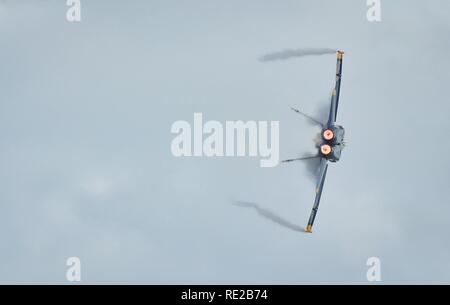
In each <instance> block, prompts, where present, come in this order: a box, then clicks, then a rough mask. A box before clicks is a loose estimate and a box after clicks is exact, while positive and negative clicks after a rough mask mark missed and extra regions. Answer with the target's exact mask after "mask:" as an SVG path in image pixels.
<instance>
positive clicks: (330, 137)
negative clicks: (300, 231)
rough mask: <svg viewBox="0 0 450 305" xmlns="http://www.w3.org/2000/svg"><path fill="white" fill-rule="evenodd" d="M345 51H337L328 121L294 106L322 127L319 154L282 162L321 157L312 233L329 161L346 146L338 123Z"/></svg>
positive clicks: (310, 223) (333, 159)
mask: <svg viewBox="0 0 450 305" xmlns="http://www.w3.org/2000/svg"><path fill="white" fill-rule="evenodd" d="M343 57H344V52H342V51H337V65H336V85H335V87H334V89H333V93H332V96H331V103H330V111H329V115H328V121H327V122H326V123H322V122H319V121H318V120H316V119H314V118H312V117H310V116H308V115H306V114H305V113H303V112H301V111H300V110H298V109H295V108H292V110H294V111H295V112H297V113H299V114H301V115H303V116H305V117H306V118H308V119H310V120H312V121H313V122H315V123H316V124H318V125H319V126H320V127H321V128H322V132H321V136H320V141H319V143H318V145H317V148H318V153H317V155H314V156H310V157H303V158H295V159H289V160H284V161H282V162H284V163H289V162H294V161H300V160H307V159H315V158H319V159H320V165H319V169H318V176H317V184H316V199H315V201H314V205H313V208H312V211H311V216H310V217H309V221H308V225H307V226H306V229H305V231H306V232H307V233H312V227H313V225H314V220H315V218H316V214H317V210H318V209H319V203H320V197H321V196H322V190H323V186H324V183H325V176H326V174H327V170H328V162H337V161H339V159H340V157H341V152H342V150H343V149H344V147H345V142H344V135H345V129H344V128H343V127H342V126H340V125H337V124H336V118H337V111H338V105H339V93H340V90H341V78H342V60H343Z"/></svg>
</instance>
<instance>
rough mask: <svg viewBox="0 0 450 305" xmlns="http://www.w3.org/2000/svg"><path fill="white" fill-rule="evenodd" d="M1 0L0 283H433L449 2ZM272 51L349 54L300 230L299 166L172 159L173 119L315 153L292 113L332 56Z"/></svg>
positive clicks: (449, 274) (303, 183) (444, 229)
mask: <svg viewBox="0 0 450 305" xmlns="http://www.w3.org/2000/svg"><path fill="white" fill-rule="evenodd" d="M365 2H366V1H356V0H353V1H352V0H347V1H339V2H338V1H331V0H317V1H300V0H297V1H287V0H283V1H256V0H249V1H234V0H232V1H216V0H214V1H206V0H192V1H139V0H133V1H118V0H114V1H106V0H84V1H82V22H81V23H69V22H67V21H66V19H65V14H66V10H67V8H68V7H67V6H66V5H65V1H57V0H53V1H52V0H40V1H31V0H14V1H13V0H3V1H0V58H1V69H0V83H1V87H0V88H1V90H0V92H1V93H0V97H1V98H0V139H1V142H0V168H1V170H0V183H1V185H2V187H1V188H0V240H1V243H0V282H1V283H66V277H65V274H66V268H67V267H66V265H65V262H66V259H67V258H68V257H71V256H77V257H79V258H80V259H81V264H82V281H83V283H149V284H156V283H164V284H206V283H210V284H248V283H254V284H302V283H322V284H324V283H350V284H354V283H358V284H364V283H367V280H366V270H367V267H366V260H367V259H368V258H369V257H372V256H376V257H379V258H380V259H381V263H382V267H381V268H382V280H383V281H382V283H389V284H392V283H449V282H450V246H449V243H448V233H449V229H448V225H449V215H450V205H449V204H450V202H449V199H448V198H450V190H449V188H448V185H447V183H448V181H449V180H450V161H449V160H448V158H447V157H446V152H447V150H448V149H449V148H450V146H449V145H448V144H447V142H446V139H445V135H446V133H447V130H449V129H450V121H449V119H448V114H449V113H450V105H449V103H448V101H447V100H448V97H447V96H448V75H449V71H450V61H449V57H448V56H449V53H450V20H449V18H448V15H449V13H450V3H449V2H448V1H446V0H432V1H426V2H424V1H422V2H419V1H414V2H411V1H406V0H398V1H382V18H383V19H382V22H380V23H369V22H368V21H367V19H366V11H367V7H366V3H365ZM288 48H336V49H337V48H339V49H342V50H344V51H346V55H345V58H344V71H343V73H344V74H343V82H342V91H341V100H340V101H341V102H340V109H339V111H340V112H339V116H338V121H339V123H340V124H342V125H344V126H345V128H346V131H347V141H348V142H349V146H348V147H347V148H346V149H345V150H344V152H343V155H342V158H341V161H340V163H338V164H333V165H332V166H330V168H329V171H328V176H327V181H326V185H325V189H324V193H323V196H322V203H321V207H320V210H319V214H318V217H317V221H316V225H315V232H314V234H312V235H307V234H303V233H299V232H298V231H295V230H292V227H291V228H288V227H286V226H282V225H280V224H278V223H275V222H273V221H270V220H268V219H267V218H265V217H261V215H260V214H258V213H257V211H256V210H255V209H253V208H251V207H242V206H236V205H234V204H233V200H242V201H249V202H253V203H256V204H257V205H258V206H259V207H261V208H263V209H265V210H268V211H270V212H271V213H273V214H276V215H277V216H278V217H280V218H281V219H283V220H284V221H285V222H287V223H291V224H294V225H299V226H304V225H305V224H306V221H307V219H308V217H309V213H310V209H311V207H312V203H313V197H314V182H313V180H312V179H311V178H310V177H309V174H308V169H307V166H305V165H304V164H301V163H298V164H291V165H289V166H279V167H276V168H261V167H259V160H258V159H256V158H175V157H173V156H172V154H171V151H170V143H171V141H172V139H173V137H174V135H172V134H171V133H170V127H171V125H172V123H173V122H174V121H176V120H187V121H192V120H193V114H194V112H202V113H203V116H204V118H205V120H219V121H225V120H255V121H260V120H265V121H272V120H276V121H280V155H281V157H282V158H289V157H295V156H298V155H300V154H302V153H306V152H311V151H313V150H312V149H313V143H312V138H313V137H314V135H315V133H316V132H317V129H316V128H315V127H313V126H311V125H310V124H308V123H307V122H305V120H303V119H302V118H301V117H299V116H298V115H297V114H295V113H293V112H292V111H290V109H289V107H290V106H294V107H302V108H303V109H304V110H305V111H306V112H309V113H313V114H314V113H315V112H316V111H317V109H320V108H321V107H324V105H326V104H327V102H328V100H329V94H330V90H331V88H332V86H333V82H334V72H335V71H334V69H335V57H334V56H332V55H331V56H329V55H325V56H320V57H308V58H299V59H291V60H286V61H278V62H266V63H261V62H260V61H258V58H259V57H260V56H262V55H264V54H267V53H270V52H273V51H279V50H283V49H288Z"/></svg>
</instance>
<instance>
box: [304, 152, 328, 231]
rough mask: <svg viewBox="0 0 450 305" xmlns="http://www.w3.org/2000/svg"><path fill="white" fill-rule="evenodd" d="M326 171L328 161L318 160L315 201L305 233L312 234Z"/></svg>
mask: <svg viewBox="0 0 450 305" xmlns="http://www.w3.org/2000/svg"><path fill="white" fill-rule="evenodd" d="M327 170H328V161H327V159H325V158H321V159H320V166H319V174H318V176H317V184H316V199H315V201H314V206H313V208H312V211H311V216H310V217H309V221H308V226H307V227H306V230H305V231H306V232H308V233H312V227H313V224H314V219H315V218H316V214H317V210H318V209H319V203H320V197H321V196H322V189H323V185H324V183H325V177H326V175H327Z"/></svg>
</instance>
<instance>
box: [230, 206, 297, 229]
mask: <svg viewBox="0 0 450 305" xmlns="http://www.w3.org/2000/svg"><path fill="white" fill-rule="evenodd" d="M233 203H234V205H236V206H239V207H244V208H253V209H255V210H256V212H258V214H259V215H261V216H262V217H264V218H266V219H269V220H271V221H273V222H274V223H277V224H279V225H281V226H283V227H285V228H288V229H291V230H293V231H296V232H305V229H304V228H303V227H300V226H297V225H295V224H293V223H290V222H289V221H287V220H285V219H283V218H282V217H280V216H278V215H276V214H275V213H273V212H271V211H269V210H267V209H264V208H262V207H260V206H259V205H258V204H256V203H254V202H246V201H233Z"/></svg>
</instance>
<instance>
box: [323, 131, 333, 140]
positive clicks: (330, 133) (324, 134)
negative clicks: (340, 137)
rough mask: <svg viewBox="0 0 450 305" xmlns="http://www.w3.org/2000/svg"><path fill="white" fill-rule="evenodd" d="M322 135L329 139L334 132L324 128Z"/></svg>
mask: <svg viewBox="0 0 450 305" xmlns="http://www.w3.org/2000/svg"><path fill="white" fill-rule="evenodd" d="M322 136H323V138H324V139H325V140H327V141H330V140H333V138H334V132H333V131H332V130H330V129H327V130H324V132H323V133H322Z"/></svg>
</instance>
